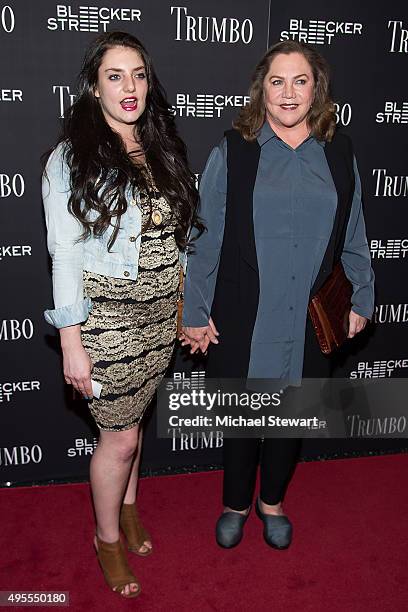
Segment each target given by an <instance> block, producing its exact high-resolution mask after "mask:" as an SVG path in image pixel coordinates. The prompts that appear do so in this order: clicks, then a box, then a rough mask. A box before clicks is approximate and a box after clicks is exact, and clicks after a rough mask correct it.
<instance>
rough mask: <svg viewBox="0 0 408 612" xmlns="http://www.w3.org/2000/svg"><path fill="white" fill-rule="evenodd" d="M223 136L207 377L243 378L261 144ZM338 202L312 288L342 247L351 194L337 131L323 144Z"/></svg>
mask: <svg viewBox="0 0 408 612" xmlns="http://www.w3.org/2000/svg"><path fill="white" fill-rule="evenodd" d="M225 135H226V138H227V166H228V183H227V204H226V214H225V230H224V239H223V244H222V249H221V255H220V264H219V269H218V276H217V284H216V288H215V294H214V301H213V306H212V311H211V315H212V317H213V319H214V322H215V325H216V326H217V328H218V331H219V332H220V334H221V335H220V340H221V342H220V344H219V345H217V346H216V349H215V350H211V351H210V355H209V360H208V367H207V374H208V376H223V377H234V378H235V377H246V375H247V371H248V365H249V356H250V347H251V340H252V332H253V328H254V325H255V319H256V314H257V310H258V299H259V273H258V263H257V256H256V244H255V236H254V223H253V191H254V186H255V180H256V175H257V170H258V163H259V157H260V152H261V148H260V146H259V144H258V141H257V140H254V141H251V142H248V141H246V140H244V139H243V138H242V136H241V135H240V134H239V132H237V131H236V130H229V131H227V132H226V134H225ZM324 152H325V155H326V159H327V163H328V166H329V169H330V172H331V175H332V177H333V181H334V185H335V187H336V191H337V196H338V201H337V210H336V215H335V220H334V224H333V229H332V233H331V236H330V239H329V243H328V245H327V249H326V252H325V254H324V257H323V261H322V264H321V266H320V270H319V272H318V274H317V277H316V280H315V282H314V284H313V287H312V290H311V296H312V295H314V294H315V293H317V291H318V290H319V289H320V287H321V286H322V285H323V283H324V281H325V280H326V279H327V277H328V276H329V275H330V273H331V271H332V270H333V268H334V266H335V265H336V263H337V262H338V261H339V260H340V258H341V254H342V251H343V246H344V240H345V235H346V229H347V223H348V220H349V217H350V211H351V205H352V201H353V194H354V170H353V150H352V146H351V141H350V139H349V138H348V137H347V136H345V135H344V134H337V133H336V134H335V136H334V138H333V140H332V141H331V142H327V143H326V145H325V147H324Z"/></svg>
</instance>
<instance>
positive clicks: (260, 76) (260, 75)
mask: <svg viewBox="0 0 408 612" xmlns="http://www.w3.org/2000/svg"><path fill="white" fill-rule="evenodd" d="M281 53H283V54H285V55H289V54H290V53H300V54H301V55H303V57H304V58H305V59H306V61H307V62H308V63H309V65H310V67H311V69H312V72H313V77H314V100H313V105H312V107H311V108H310V110H309V112H308V114H307V116H306V119H307V124H308V126H309V128H310V131H311V134H313V136H314V137H315V138H317V139H318V140H325V141H330V140H331V139H332V138H333V134H334V132H335V129H336V114H335V106H334V102H333V100H332V98H331V96H330V91H329V87H330V70H329V65H328V63H327V62H326V60H325V59H324V57H322V56H321V55H320V53H318V52H317V51H315V50H314V49H313V48H312V47H309V45H306V44H304V43H300V42H297V41H295V40H288V41H283V42H279V43H277V44H275V45H273V46H272V47H270V48H269V49H268V51H267V52H266V53H265V55H264V56H263V58H262V59H261V61H260V62H259V63H258V65H257V66H256V68H255V71H254V73H253V75H252V83H251V87H250V89H249V98H250V100H249V103H248V104H247V105H246V106H243V107H242V109H241V111H240V113H239V115H238V117H237V119H236V120H235V121H234V122H233V124H232V126H233V128H234V129H236V130H238V132H240V134H241V136H242V137H243V138H245V140H255V138H256V137H257V135H258V133H259V131H260V129H261V128H262V126H263V124H264V122H265V113H266V109H265V102H264V96H263V82H264V79H265V76H266V75H267V74H268V72H269V68H270V65H271V63H272V61H273V59H274V58H275V57H276V56H277V55H280V54H281Z"/></svg>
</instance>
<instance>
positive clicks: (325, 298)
mask: <svg viewBox="0 0 408 612" xmlns="http://www.w3.org/2000/svg"><path fill="white" fill-rule="evenodd" d="M352 293H353V285H352V284H351V282H350V281H349V280H348V278H347V276H346V275H345V273H344V269H343V266H342V264H341V262H339V263H338V264H336V266H335V267H334V269H333V271H332V273H331V274H330V276H329V278H328V279H327V280H326V281H325V283H324V284H323V286H322V287H321V288H320V289H319V291H318V292H317V293H316V295H315V296H314V297H313V298H312V299H311V300H310V302H309V306H308V311H309V315H310V318H311V321H312V324H313V327H314V329H315V332H316V336H317V340H318V342H319V345H320V348H321V350H322V352H323V353H324V354H325V355H328V354H330V353H331V352H332V351H333V350H334V349H336V348H338V347H339V346H341V345H342V344H343V343H344V342H345V341H346V339H347V336H348V327H349V314H350V310H351V296H352Z"/></svg>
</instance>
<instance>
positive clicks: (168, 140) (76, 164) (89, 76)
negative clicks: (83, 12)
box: [57, 32, 203, 250]
mask: <svg viewBox="0 0 408 612" xmlns="http://www.w3.org/2000/svg"><path fill="white" fill-rule="evenodd" d="M118 46H121V47H129V48H131V49H135V50H136V51H137V52H138V53H139V55H140V56H141V58H142V59H143V62H144V65H145V71H146V77H147V83H148V92H147V96H146V107H145V110H144V112H143V113H142V115H141V116H140V117H139V119H138V121H137V139H138V141H139V142H140V145H141V147H142V150H143V152H144V154H145V158H146V161H147V163H148V165H149V167H150V168H151V170H152V174H153V177H154V180H155V183H156V186H157V188H158V190H159V191H160V193H161V194H162V195H163V196H164V197H165V198H166V199H167V201H168V202H169V205H170V206H171V208H172V211H173V214H174V216H175V219H176V223H177V227H176V231H175V238H176V241H177V244H178V246H179V247H180V248H181V249H184V248H185V247H186V245H187V244H188V232H189V228H190V227H191V226H193V225H195V226H196V227H197V228H198V229H199V232H201V231H202V229H203V226H202V225H201V223H200V222H199V220H198V218H197V214H196V210H197V205H198V193H197V190H196V188H195V177H194V175H193V174H192V172H191V171H190V169H189V167H188V162H187V151H186V146H185V144H184V142H183V141H182V140H181V138H180V137H179V135H178V133H177V128H176V125H175V119H174V113H173V112H172V109H171V106H170V104H169V103H168V101H167V98H166V94H165V91H164V89H163V87H162V86H161V84H160V82H159V80H158V78H157V76H156V73H155V71H154V68H153V65H152V60H151V58H150V56H149V54H148V53H147V51H146V49H145V48H144V46H143V45H142V43H141V42H140V41H139V40H138V39H137V38H135V37H134V36H132V35H131V34H127V33H125V32H108V33H105V34H102V35H101V36H99V37H98V38H96V39H95V40H94V41H93V42H92V43H91V44H90V46H89V47H88V50H87V52H86V55H85V58H84V62H83V65H82V69H81V72H80V74H79V82H78V94H77V97H76V99H75V101H74V103H73V104H72V106H71V107H70V108H69V109H68V110H67V111H66V113H65V119H64V125H63V133H62V135H61V138H60V139H59V141H58V143H57V145H58V144H59V143H63V144H64V145H65V146H64V154H65V159H66V161H67V163H68V167H69V169H70V188H71V196H70V199H69V203H68V208H69V210H70V212H71V213H72V214H73V215H74V216H75V217H76V218H77V219H78V220H79V221H80V222H81V223H82V225H83V228H84V232H83V235H82V238H83V239H85V238H87V237H89V236H90V235H91V234H92V233H93V234H94V235H95V236H100V235H101V234H103V233H104V232H105V231H106V229H107V228H108V226H109V225H113V227H114V230H113V232H112V236H111V238H110V240H109V243H108V249H109V250H110V249H111V248H112V246H113V244H114V242H115V240H116V238H117V235H118V232H119V228H120V219H121V215H123V213H125V212H126V209H127V201H126V188H127V186H128V185H129V184H130V185H131V187H132V189H133V195H135V190H136V189H141V190H143V191H144V192H145V193H149V185H148V183H147V180H146V176H145V173H144V172H143V171H142V169H141V167H140V166H139V164H136V163H134V162H132V159H131V156H130V155H129V154H128V153H127V152H126V149H125V146H124V144H123V141H122V138H121V137H120V135H119V134H117V133H116V132H115V131H114V130H112V129H111V128H110V126H109V125H108V123H107V122H106V120H105V118H104V115H103V112H102V110H101V107H100V104H99V102H98V100H97V99H96V98H95V96H94V89H95V86H96V84H97V79H98V69H99V66H100V65H101V63H102V58H103V56H104V54H105V53H106V51H107V50H108V49H111V48H113V47H118ZM90 210H93V211H96V212H97V213H98V216H97V218H96V220H95V221H93V222H91V221H90V220H89V218H88V213H89V211H90ZM150 213H151V211H150Z"/></svg>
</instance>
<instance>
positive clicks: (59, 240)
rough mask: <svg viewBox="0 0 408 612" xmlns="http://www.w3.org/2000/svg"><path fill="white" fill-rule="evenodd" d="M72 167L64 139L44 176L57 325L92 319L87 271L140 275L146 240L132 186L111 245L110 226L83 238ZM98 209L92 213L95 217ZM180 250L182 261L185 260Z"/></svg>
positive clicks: (51, 317) (50, 315)
mask: <svg viewBox="0 0 408 612" xmlns="http://www.w3.org/2000/svg"><path fill="white" fill-rule="evenodd" d="M69 178H70V177H69V168H68V165H67V163H66V161H65V158H64V144H60V145H58V147H57V148H56V149H55V150H54V151H53V152H52V153H51V155H50V157H49V159H48V162H47V166H46V172H45V173H44V175H43V177H42V197H43V204H44V210H45V220H46V225H47V246H48V251H49V253H50V255H51V258H52V282H53V297H54V309H50V310H46V311H45V312H44V317H45V320H46V321H47V322H48V323H50V324H51V325H54V326H55V327H56V328H58V329H59V328H61V327H67V326H69V325H76V324H78V323H82V322H83V321H86V319H87V318H88V315H89V313H90V311H91V309H92V302H91V300H90V298H87V297H84V291H83V271H84V270H87V271H89V272H95V273H97V274H103V275H105V276H112V277H114V278H125V279H129V280H136V278H137V272H138V260H139V250H140V240H141V223H142V216H141V210H140V207H139V205H138V204H139V201H138V200H139V198H138V197H136V199H134V198H133V197H132V191H131V189H130V187H129V188H128V192H127V201H128V207H127V210H126V212H125V213H124V214H123V215H122V217H121V220H120V229H119V233H118V236H117V238H116V241H115V243H114V244H113V246H112V248H111V251H110V252H109V251H108V246H107V245H108V242H109V239H110V237H111V235H112V232H113V226H109V227H108V229H107V230H106V232H104V234H103V235H102V236H100V237H95V236H93V235H91V236H90V237H89V238H87V239H86V240H79V238H80V236H81V234H82V232H83V227H82V225H81V223H80V222H79V221H78V220H77V219H76V218H75V217H74V216H73V215H72V214H71V213H70V212H69V211H68V206H67V204H68V200H69V196H70V180H69ZM96 214H97V213H96V212H95V211H90V213H89V219H90V220H94V219H95V216H96ZM184 260H185V255H184V253H180V262H181V264H182V265H184V264H185V261H184Z"/></svg>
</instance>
